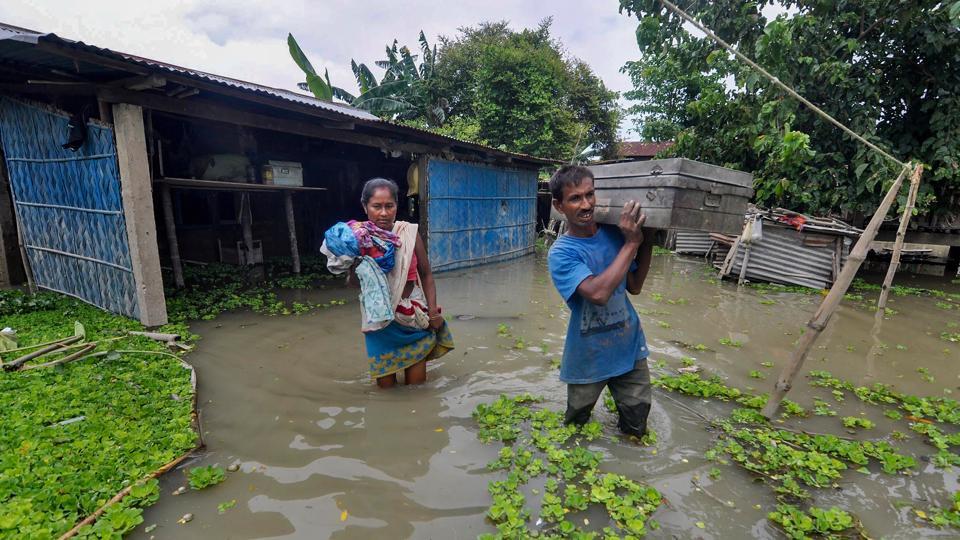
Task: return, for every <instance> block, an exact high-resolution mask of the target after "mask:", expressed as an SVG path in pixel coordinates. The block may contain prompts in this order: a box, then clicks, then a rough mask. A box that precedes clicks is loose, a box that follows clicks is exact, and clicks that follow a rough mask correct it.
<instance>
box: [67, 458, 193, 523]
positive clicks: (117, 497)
mask: <svg viewBox="0 0 960 540" xmlns="http://www.w3.org/2000/svg"><path fill="white" fill-rule="evenodd" d="M200 448H201V447H200V446H197V447H195V448H193V449H191V450H189V451H188V452H186V453H185V454H183V455H182V456H180V457H178V458H177V459H174V460H173V461H171V462H170V463H167V464H166V465H164V466H163V467H160V468H159V469H157V470H156V471H154V472H152V473H150V474H149V475H147V477H145V478H143V479H141V480H140V482H136V483H133V484H130V485H129V486H127V487H125V488H123V489H122V490H120V492H119V493H117V494H116V495H114V496H113V498H111V499H110V500H109V501H107V502H106V504H104V505H103V506H101V507H100V508H98V509H97V511H96V512H94V513H92V514H90V515H89V516H87V517H86V518H85V519H84V520H83V521H81V522H80V523H77V525H76V526H75V527H74V528H72V529H70V530H69V531H67V532H65V533H63V535H62V536H60V538H59V539H58V540H66V539H67V538H73V537H74V536H76V534H77V533H78V532H79V531H80V529H82V528H83V527H84V526H85V525H90V524H91V523H93V522H95V521H96V520H97V518H99V517H100V516H101V515H102V514H103V513H104V512H106V511H107V508H110V507H111V506H113V505H114V504H116V503H118V502H120V501H121V500H122V499H123V498H124V497H126V496H127V495H128V494H129V493H130V490H132V489H133V488H134V486H137V485H139V484H141V483H143V482H146V481H148V480H152V479H154V478H156V477H158V476H160V475H162V474H163V473H165V472H167V471H169V470H170V469H172V468H174V467H176V466H177V465H179V464H180V462H181V461H183V460H185V459H187V458H188V457H190V456H191V455H192V454H193V453H194V452H196V451H197V450H199V449H200Z"/></svg>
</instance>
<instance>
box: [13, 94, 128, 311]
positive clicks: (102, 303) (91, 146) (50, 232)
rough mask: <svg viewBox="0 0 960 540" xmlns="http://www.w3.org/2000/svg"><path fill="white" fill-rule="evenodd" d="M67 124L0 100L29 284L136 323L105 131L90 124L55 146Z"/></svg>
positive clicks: (34, 107)
mask: <svg viewBox="0 0 960 540" xmlns="http://www.w3.org/2000/svg"><path fill="white" fill-rule="evenodd" d="M68 121H69V118H68V117H67V116H66V115H65V114H63V113H60V112H57V111H53V110H51V109H49V108H47V107H45V106H43V105H39V104H31V103H24V102H20V101H15V100H12V99H9V98H3V97H0V139H2V141H3V151H4V156H5V157H6V162H7V171H8V174H9V176H10V187H11V193H12V194H13V199H14V205H15V208H16V213H17V222H18V225H19V227H20V234H21V236H22V237H23V243H24V246H25V248H26V252H27V259H28V260H29V263H30V268H31V270H32V272H33V277H34V281H35V282H36V284H37V286H39V287H42V288H44V289H49V290H53V291H57V292H61V293H64V294H69V295H71V296H75V297H77V298H80V299H81V300H84V301H86V302H89V303H91V304H93V305H95V306H98V307H101V308H103V309H106V310H108V311H112V312H114V313H120V314H123V315H127V316H129V317H133V318H139V316H140V310H139V307H138V306H137V296H136V285H135V283H134V279H133V271H132V269H131V265H130V248H129V244H128V243H127V229H126V223H125V221H124V217H123V203H122V201H121V198H120V173H119V170H118V168H117V150H116V143H115V142H114V138H113V130H111V129H108V128H104V127H100V126H97V125H93V124H90V125H88V126H87V141H86V143H85V144H84V145H83V147H82V148H80V149H79V150H78V151H77V152H73V151H70V150H65V149H63V148H61V146H60V145H61V144H62V143H63V142H65V141H66V139H67V134H68V128H67V123H68Z"/></svg>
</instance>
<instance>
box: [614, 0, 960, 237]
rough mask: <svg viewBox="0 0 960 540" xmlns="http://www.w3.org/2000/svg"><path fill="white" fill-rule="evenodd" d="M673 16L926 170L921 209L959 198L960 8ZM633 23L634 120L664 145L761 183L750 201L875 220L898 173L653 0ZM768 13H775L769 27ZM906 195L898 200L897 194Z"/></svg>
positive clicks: (637, 8)
mask: <svg viewBox="0 0 960 540" xmlns="http://www.w3.org/2000/svg"><path fill="white" fill-rule="evenodd" d="M681 7H683V8H684V9H685V10H687V11H688V13H691V14H692V15H694V16H695V17H696V18H697V19H698V20H700V21H701V22H702V23H703V24H704V25H706V26H707V27H708V28H710V29H712V30H713V31H714V32H715V33H716V34H717V35H718V36H720V37H721V38H723V39H724V40H725V41H727V42H728V43H731V44H733V45H734V46H735V47H736V48H737V49H738V50H739V51H740V52H743V53H744V54H746V55H747V56H748V57H750V58H753V59H754V60H756V61H757V63H758V64H760V65H761V66H764V68H765V69H767V70H768V71H770V72H771V73H772V74H773V75H774V76H776V77H777V78H779V79H780V80H782V81H783V82H784V83H786V84H787V85H788V86H791V87H792V88H794V89H796V90H797V91H798V92H799V93H800V94H801V95H803V96H804V97H806V98H807V99H809V100H810V101H812V102H813V103H815V104H817V105H818V106H820V107H821V108H822V109H823V110H824V111H826V112H827V113H828V114H830V115H831V116H833V117H834V118H836V119H838V120H839V121H841V122H843V123H844V124H846V125H847V126H849V127H851V128H852V129H853V130H854V131H856V132H858V133H860V134H862V135H863V136H865V137H866V138H867V139H868V140H870V141H871V142H874V143H875V144H877V145H879V146H880V147H881V148H885V149H887V150H888V151H889V152H891V153H892V154H893V155H894V156H897V157H898V159H901V160H903V161H905V160H908V159H916V160H919V161H921V162H923V163H925V164H926V165H927V167H928V169H929V170H928V172H927V173H925V174H924V178H923V180H924V181H923V184H922V186H921V191H920V197H919V199H918V207H919V208H920V209H921V211H928V210H932V211H934V212H941V213H943V212H946V211H948V210H949V209H950V206H951V201H955V200H958V199H957V197H958V196H960V195H958V194H960V170H958V167H960V142H958V141H960V32H958V26H957V20H958V15H960V2H947V3H942V2H937V1H934V0H921V1H919V2H909V3H903V2H889V1H885V0H884V1H879V0H869V1H866V2H850V1H845V0H831V1H827V0H816V1H813V0H778V1H774V0H760V1H753V2H742V1H737V2H735V1H731V0H721V1H718V2H699V1H698V2H692V3H691V2H683V3H681ZM621 10H623V11H627V12H628V13H630V14H635V15H636V16H637V17H638V19H639V25H638V27H637V43H638V45H639V47H640V58H639V60H637V61H633V62H628V63H627V64H626V66H624V71H625V72H626V73H628V74H629V75H630V76H631V78H632V79H633V83H634V87H635V88H634V90H633V91H631V92H628V93H627V94H626V97H628V98H629V99H631V100H635V101H636V104H635V105H634V106H633V107H631V109H630V112H631V113H634V114H636V115H637V117H638V118H639V120H638V128H639V131H640V132H641V134H642V135H643V136H644V137H647V138H650V139H653V140H669V139H674V140H676V141H677V144H676V145H675V146H674V147H672V148H671V149H670V150H668V153H670V154H673V155H681V156H686V157H690V158H694V159H700V160H703V161H709V162H713V163H717V164H721V165H725V166H731V167H734V168H737V169H742V170H747V171H752V172H753V173H754V174H755V177H756V184H755V187H756V189H757V200H758V202H760V203H762V204H766V205H782V206H788V207H790V208H794V209H798V210H807V211H810V212H817V213H835V214H836V213H840V214H843V215H845V216H847V217H850V218H854V219H856V218H858V217H860V216H863V215H866V214H869V213H872V212H873V211H874V210H875V209H876V207H877V205H878V204H879V201H880V199H881V198H882V196H883V194H884V192H885V190H886V188H887V187H888V186H889V184H890V182H892V180H893V177H894V176H895V175H896V173H897V172H898V171H897V167H896V166H895V165H892V164H891V163H890V162H889V160H885V159H884V158H882V157H881V156H879V155H878V154H876V153H875V152H873V151H871V150H869V149H867V148H866V147H865V146H864V145H862V144H861V143H858V142H856V141H854V140H852V139H851V138H850V137H848V136H846V135H844V134H843V133H842V132H841V131H840V130H839V129H837V128H836V127H835V126H832V125H830V124H828V123H827V122H826V121H824V120H823V119H821V118H819V117H817V116H815V114H814V113H812V112H811V111H809V110H808V109H807V108H806V107H804V106H803V105H801V104H800V103H798V102H797V101H796V100H794V99H793V98H790V97H789V96H787V95H786V94H785V93H784V92H783V91H781V90H780V89H778V88H777V87H775V86H774V85H773V84H772V83H771V82H770V81H768V80H767V79H765V78H763V77H762V76H760V75H759V74H758V73H756V72H755V71H753V70H752V69H751V68H749V67H748V66H746V65H744V64H742V63H740V62H739V61H736V60H735V59H734V58H733V56H732V55H730V54H729V53H727V52H725V51H723V50H722V49H720V48H719V47H718V46H717V45H716V44H714V43H713V42H712V41H711V40H709V39H708V38H706V37H703V36H702V35H701V34H700V33H699V32H696V33H691V32H690V31H688V28H689V25H687V26H684V25H683V24H682V21H681V20H680V19H679V18H678V17H677V16H676V15H674V14H673V13H671V12H668V11H667V10H666V9H665V8H663V7H662V5H661V4H660V3H659V2H657V1H656V0H621ZM765 12H766V13H774V12H775V13H778V14H777V15H776V16H775V17H773V18H768V17H767V16H766V15H765ZM905 196H906V195H905V193H904V194H902V196H901V202H902V201H903V200H904V199H905Z"/></svg>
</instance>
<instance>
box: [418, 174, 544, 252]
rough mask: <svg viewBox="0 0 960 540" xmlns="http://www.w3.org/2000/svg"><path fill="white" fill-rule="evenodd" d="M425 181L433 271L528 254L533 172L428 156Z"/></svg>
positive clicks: (534, 204) (532, 225) (531, 241)
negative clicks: (429, 157)
mask: <svg viewBox="0 0 960 540" xmlns="http://www.w3.org/2000/svg"><path fill="white" fill-rule="evenodd" d="M427 182H428V184H427V220H428V224H427V234H428V241H427V244H428V249H429V255H430V265H431V266H432V267H433V268H434V269H435V270H438V271H443V270H452V269H454V268H463V267H467V266H476V265H478V264H484V263H488V262H495V261H502V260H506V259H511V258H514V257H519V256H521V255H525V254H528V253H532V252H533V250H534V244H535V242H536V221H537V173H536V171H530V170H522V169H505V168H501V167H493V166H489V165H478V164H473V163H461V162H456V161H446V160H441V159H433V158H431V159H430V160H429V161H428V163H427Z"/></svg>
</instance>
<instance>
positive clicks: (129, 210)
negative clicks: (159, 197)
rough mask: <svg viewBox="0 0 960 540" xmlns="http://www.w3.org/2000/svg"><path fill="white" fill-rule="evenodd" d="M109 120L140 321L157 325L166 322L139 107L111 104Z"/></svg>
mask: <svg viewBox="0 0 960 540" xmlns="http://www.w3.org/2000/svg"><path fill="white" fill-rule="evenodd" d="M113 120H114V130H115V135H116V139H117V162H118V163H119V165H120V189H121V196H122V199H123V211H124V221H125V222H126V226H127V239H128V241H129V244H130V263H131V266H132V267H133V278H134V281H135V283H136V291H137V305H138V306H139V308H140V322H142V323H143V324H144V326H160V325H162V324H166V323H167V302H166V298H165V297H164V294H163V278H162V276H161V274H160V253H159V250H158V247H157V226H156V220H155V217H154V211H153V191H152V187H153V186H152V185H151V182H150V167H149V164H148V160H147V141H146V134H145V132H144V128H143V109H141V108H140V107H138V106H136V105H130V104H126V103H118V104H116V105H114V106H113Z"/></svg>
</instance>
